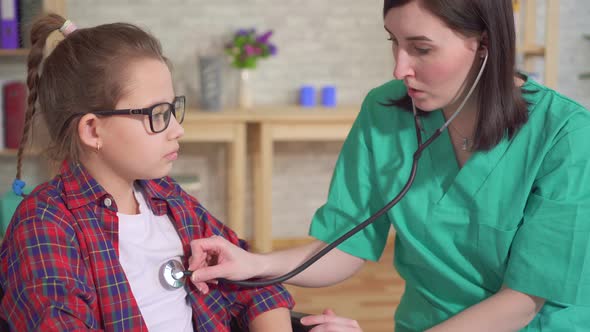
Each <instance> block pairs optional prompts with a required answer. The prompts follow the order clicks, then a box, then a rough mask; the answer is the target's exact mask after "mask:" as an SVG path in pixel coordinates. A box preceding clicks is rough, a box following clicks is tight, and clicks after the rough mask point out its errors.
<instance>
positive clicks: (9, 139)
mask: <svg viewBox="0 0 590 332" xmlns="http://www.w3.org/2000/svg"><path fill="white" fill-rule="evenodd" d="M2 90H3V94H4V109H3V118H4V119H3V120H4V126H3V129H4V147H5V148H7V149H18V146H19V144H20V139H21V136H22V134H23V128H24V125H25V111H26V109H27V105H26V103H27V87H26V85H25V83H24V82H20V81H12V82H8V83H5V84H4V85H3V86H2Z"/></svg>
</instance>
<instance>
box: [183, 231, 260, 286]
mask: <svg viewBox="0 0 590 332" xmlns="http://www.w3.org/2000/svg"><path fill="white" fill-rule="evenodd" d="M191 251H192V256H191V257H190V258H189V266H188V269H189V270H190V271H193V273H192V275H191V281H192V282H193V284H195V286H196V287H197V289H198V290H199V291H200V292H201V293H203V294H207V293H208V292H209V286H208V285H207V283H216V282H217V281H216V279H217V278H225V279H229V280H246V279H250V278H252V277H255V276H256V273H257V272H259V271H260V264H259V263H257V262H256V257H257V256H256V255H255V254H252V253H250V252H247V251H246V250H244V249H242V248H240V247H238V246H236V245H234V244H233V243H231V242H229V241H228V240H226V239H224V238H223V237H221V236H212V237H209V238H205V239H198V240H193V241H191Z"/></svg>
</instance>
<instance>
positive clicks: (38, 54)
mask: <svg viewBox="0 0 590 332" xmlns="http://www.w3.org/2000/svg"><path fill="white" fill-rule="evenodd" d="M65 21H66V20H65V19H64V18H63V17H61V16H59V15H56V14H49V15H47V16H45V17H43V18H41V19H39V20H37V21H36V22H35V24H34V25H33V27H32V28H31V35H30V38H31V45H32V46H31V50H30V52H29V55H28V57H27V88H28V90H29V93H28V97H27V109H26V111H25V124H24V128H23V134H22V137H21V140H20V144H19V147H18V153H17V162H16V180H15V182H14V184H13V190H14V192H15V193H16V194H17V195H21V196H22V195H23V193H22V189H23V187H24V185H25V184H24V182H23V181H22V180H21V175H22V165H23V161H22V159H23V152H24V149H25V147H26V145H27V142H28V140H29V133H30V131H31V126H32V122H33V117H34V115H35V113H36V103H37V96H38V91H39V72H40V67H41V63H42V61H43V50H44V49H45V44H46V42H47V38H48V37H49V35H50V34H51V33H52V32H54V31H56V30H58V29H60V28H61V27H62V26H63V25H64V23H65Z"/></svg>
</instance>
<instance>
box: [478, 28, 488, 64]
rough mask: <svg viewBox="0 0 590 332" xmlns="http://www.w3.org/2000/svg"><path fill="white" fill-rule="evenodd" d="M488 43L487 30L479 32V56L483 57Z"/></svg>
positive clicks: (486, 51)
mask: <svg viewBox="0 0 590 332" xmlns="http://www.w3.org/2000/svg"><path fill="white" fill-rule="evenodd" d="M488 45H489V38H488V32H487V31H484V32H482V34H481V38H480V39H479V48H478V50H477V52H478V55H479V57H480V58H485V57H486V55H487V54H488V47H489V46H488Z"/></svg>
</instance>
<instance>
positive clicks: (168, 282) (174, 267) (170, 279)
mask: <svg viewBox="0 0 590 332" xmlns="http://www.w3.org/2000/svg"><path fill="white" fill-rule="evenodd" d="M487 61H488V52H487V51H486V54H485V56H484V59H483V63H482V65H481V68H480V69H479V73H478V74H477V77H476V78H475V81H474V83H473V85H472V86H471V89H469V92H468V93H467V95H466V96H465V98H464V99H463V101H462V102H461V104H460V105H459V107H457V110H456V111H455V113H453V115H452V116H451V117H450V118H449V119H448V120H447V121H446V122H445V123H444V124H443V125H442V127H440V128H438V129H437V130H436V131H435V132H434V133H433V134H432V136H430V138H428V140H426V142H424V144H422V134H421V130H422V126H421V125H420V120H419V118H418V112H417V111H416V106H415V105H414V101H413V100H412V111H413V113H414V127H415V129H416V139H417V141H418V148H416V151H415V152H414V155H413V161H412V169H411V171H410V176H409V177H408V180H407V182H406V184H405V185H404V187H403V188H402V190H401V191H400V192H399V193H398V194H397V196H395V198H393V199H392V200H391V201H390V202H389V203H387V204H386V205H385V206H384V207H382V208H381V209H380V210H379V211H377V212H375V213H374V214H373V215H372V216H370V217H369V218H367V219H366V220H365V221H363V222H362V223H360V224H358V225H357V226H355V227H354V228H353V229H351V230H350V231H348V232H346V233H345V234H344V235H342V236H340V237H339V238H338V239H336V240H335V241H334V242H332V243H330V244H328V245H327V246H326V247H324V248H323V249H322V250H320V251H319V252H318V253H316V254H315V255H314V256H312V257H311V258H309V259H308V260H307V261H305V262H303V263H302V264H301V265H299V266H298V267H296V268H295V269H294V270H293V271H291V272H289V273H286V274H284V275H282V276H280V277H276V278H273V279H267V280H256V281H252V280H242V281H237V280H228V279H221V278H220V279H219V282H221V283H230V284H235V285H238V286H242V287H264V286H268V285H272V284H276V283H281V282H284V281H285V280H288V279H291V278H292V277H294V276H296V275H297V274H299V273H301V272H302V271H303V270H305V269H307V268H308V267H309V266H310V265H312V264H313V263H315V262H316V261H317V260H318V259H320V258H322V257H323V256H324V255H325V254H327V253H328V252H329V251H330V250H332V249H334V248H336V247H337V246H338V245H340V244H341V243H342V242H344V241H346V240H347V239H348V238H349V237H351V236H353V235H354V234H356V233H358V232H359V231H360V230H361V229H363V228H365V227H367V226H368V225H370V224H371V223H373V222H374V221H375V220H377V218H379V217H381V216H382V215H383V214H384V213H385V212H387V211H389V210H390V209H391V208H392V207H394V206H395V205H396V204H397V203H398V202H399V201H400V200H401V199H402V198H403V197H404V196H405V195H406V193H407V192H408V190H410V187H411V186H412V184H413V183H414V179H415V178H416V171H417V169H418V160H419V159H420V156H421V155H422V151H424V150H425V149H426V148H427V147H428V146H429V145H430V144H432V142H434V140H436V139H437V138H438V137H439V136H440V135H441V134H442V132H443V131H444V130H445V129H446V128H447V127H448V126H449V124H450V123H451V121H453V119H455V118H456V117H457V115H459V112H460V111H461V110H462V109H463V107H464V106H465V103H467V100H468V99H469V97H470V96H471V94H472V93H473V91H474V90H475V87H476V86H477V83H479V80H480V78H481V75H482V74H483V71H484V69H485V67H486V63H487ZM192 273H193V272H192V271H189V270H185V269H184V266H183V265H182V263H181V262H180V261H178V260H169V261H167V262H166V263H165V264H164V265H163V266H162V268H161V269H160V280H161V282H162V285H163V286H164V287H166V288H180V287H182V286H183V284H184V279H185V278H186V277H187V276H190V275H191V274H192Z"/></svg>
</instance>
